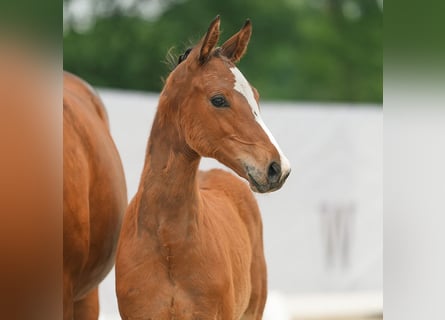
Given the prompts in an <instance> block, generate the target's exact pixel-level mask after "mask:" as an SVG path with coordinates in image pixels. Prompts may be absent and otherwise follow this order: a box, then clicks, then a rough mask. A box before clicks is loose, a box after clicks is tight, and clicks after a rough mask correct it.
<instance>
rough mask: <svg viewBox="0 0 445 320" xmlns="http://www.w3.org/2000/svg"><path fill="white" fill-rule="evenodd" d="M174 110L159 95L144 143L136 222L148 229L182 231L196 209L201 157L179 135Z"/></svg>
mask: <svg viewBox="0 0 445 320" xmlns="http://www.w3.org/2000/svg"><path fill="white" fill-rule="evenodd" d="M176 107H177V106H172V105H168V102H167V101H166V99H165V97H163V96H161V99H160V102H159V106H158V111H157V113H156V117H155V119H154V122H153V126H152V130H151V133H150V138H149V140H148V145H147V152H146V158H145V164H144V169H143V173H142V179H141V184H140V186H139V192H140V193H141V197H142V203H141V205H143V206H145V208H144V207H142V206H141V208H140V209H139V222H140V223H141V222H142V223H143V224H145V225H146V224H147V223H149V224H150V225H151V227H153V224H155V227H157V228H159V227H162V226H168V227H169V228H170V227H172V226H174V225H178V228H186V227H187V225H188V224H189V222H190V221H191V220H193V219H195V218H196V217H195V215H196V214H197V212H198V210H199V191H198V182H197V174H198V166H199V162H200V159H201V157H200V156H199V155H198V154H197V153H196V152H195V151H193V150H192V149H191V148H190V147H189V146H188V145H187V143H186V142H185V140H184V138H183V137H182V136H181V134H180V130H179V128H178V127H177V123H178V122H177V121H176V118H175V117H176V114H175V113H176V111H175V110H176V109H177V108H176ZM178 231H179V230H178Z"/></svg>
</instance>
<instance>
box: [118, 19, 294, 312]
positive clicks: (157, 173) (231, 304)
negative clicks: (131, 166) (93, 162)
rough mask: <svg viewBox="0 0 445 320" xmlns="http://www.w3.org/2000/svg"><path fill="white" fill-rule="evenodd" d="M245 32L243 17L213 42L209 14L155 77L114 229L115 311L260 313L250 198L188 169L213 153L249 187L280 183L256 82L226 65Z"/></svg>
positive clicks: (211, 175) (217, 177)
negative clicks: (147, 123)
mask: <svg viewBox="0 0 445 320" xmlns="http://www.w3.org/2000/svg"><path fill="white" fill-rule="evenodd" d="M250 34H251V25H250V22H247V23H246V24H245V26H244V27H243V28H242V29H241V30H240V32H238V33H237V34H235V35H234V36H233V37H232V38H231V39H229V40H228V41H227V42H226V43H225V44H224V45H223V46H222V47H221V48H217V49H215V48H214V47H215V45H216V42H217V40H218V36H219V18H217V19H215V20H214V21H213V23H212V24H211V26H210V28H209V31H208V32H207V34H206V36H205V37H204V38H203V40H202V41H201V42H200V44H199V45H198V46H197V47H195V48H193V49H192V50H191V51H189V52H187V54H188V57H187V54H186V55H183V56H182V57H181V60H180V64H179V65H178V66H177V67H176V69H175V70H174V71H173V72H172V73H171V74H170V76H169V77H168V79H167V81H166V85H165V87H164V90H163V92H162V93H161V97H160V101H159V105H158V111H157V114H156V117H155V120H154V122H153V126H152V130H151V134H150V138H149V142H148V146H147V154H146V160H145V165H144V169H143V172H142V177H141V181H140V185H139V189H138V191H137V193H136V195H135V196H134V198H133V200H132V201H131V203H130V205H129V207H128V209H127V212H126V215H125V219H124V223H123V226H122V231H121V235H120V239H119V246H118V253H117V258H116V289H117V296H118V303H119V310H120V314H121V316H122V318H123V319H132V320H136V319H140V320H142V319H144V320H147V319H151V320H167V319H169V320H170V319H190V320H192V319H228V320H235V319H244V320H246V319H261V317H262V313H263V309H264V304H265V301H266V295H267V288H266V264H265V260H264V253H263V239H262V222H261V216H260V212H259V209H258V206H257V203H256V201H255V199H254V197H253V194H252V192H251V191H250V190H249V187H248V185H247V184H246V183H245V182H243V181H241V180H240V179H238V178H237V177H236V176H234V175H232V174H230V173H227V172H224V171H221V170H212V171H209V172H200V171H198V166H199V162H200V158H201V156H207V157H213V158H215V159H217V160H219V161H221V162H222V163H224V164H226V165H227V166H229V167H231V168H232V169H233V170H234V171H235V172H236V173H238V174H239V175H240V176H241V177H243V178H245V179H247V180H248V181H249V182H250V187H251V189H253V190H255V191H259V192H269V191H273V190H276V189H278V188H280V187H281V185H282V184H283V183H284V181H285V180H286V178H287V176H288V174H289V172H290V168H289V165H288V162H287V159H286V158H285V157H284V156H283V155H282V154H281V152H280V150H279V147H278V146H277V145H276V143H275V141H274V140H273V138H272V137H271V135H270V132H269V131H268V130H267V129H266V130H265V126H264V123H263V122H262V121H261V119H260V118H259V110H258V106H257V104H256V103H257V100H258V95H257V93H256V91H254V90H253V88H251V87H250V85H249V84H248V83H247V81H246V80H245V78H244V77H243V76H242V75H241V74H240V73H239V70H238V69H236V67H235V66H234V63H235V62H237V61H238V60H239V58H241V56H242V55H243V54H244V52H245V49H246V46H247V43H248V41H249V38H250ZM249 90H250V91H249Z"/></svg>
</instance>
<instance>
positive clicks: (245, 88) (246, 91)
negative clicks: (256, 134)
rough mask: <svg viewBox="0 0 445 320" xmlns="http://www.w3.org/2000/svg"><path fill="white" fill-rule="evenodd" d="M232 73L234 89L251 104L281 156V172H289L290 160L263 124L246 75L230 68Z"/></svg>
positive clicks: (259, 122)
mask: <svg viewBox="0 0 445 320" xmlns="http://www.w3.org/2000/svg"><path fill="white" fill-rule="evenodd" d="M230 71H232V73H233V75H234V76H235V87H234V89H235V90H236V91H238V92H239V93H241V94H242V95H243V96H244V97H245V98H246V100H247V102H248V103H249V106H250V108H251V109H252V113H253V116H254V117H255V120H256V122H258V124H259V125H260V126H261V128H263V130H264V132H265V133H266V134H267V136H268V137H269V140H270V142H271V143H272V144H273V145H274V146H275V148H276V149H277V151H278V153H279V154H280V161H281V171H282V172H287V171H289V170H290V163H289V160H287V158H286V157H285V155H284V154H283V152H282V151H281V148H280V146H279V145H278V143H277V141H276V140H275V138H274V137H273V136H272V133H271V132H270V130H269V128H267V126H266V124H265V123H264V122H263V120H262V119H261V116H260V109H259V107H258V103H257V102H256V100H255V96H254V94H253V90H252V87H251V86H250V84H249V82H247V80H246V78H245V77H244V75H243V74H242V73H241V71H239V69H238V68H237V67H233V68H230Z"/></svg>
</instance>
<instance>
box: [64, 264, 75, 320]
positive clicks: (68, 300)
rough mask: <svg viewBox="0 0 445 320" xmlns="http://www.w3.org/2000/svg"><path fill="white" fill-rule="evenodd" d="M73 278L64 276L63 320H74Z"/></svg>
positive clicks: (65, 274)
mask: <svg viewBox="0 0 445 320" xmlns="http://www.w3.org/2000/svg"><path fill="white" fill-rule="evenodd" d="M70 278H71V277H70V276H69V275H67V273H66V272H65V273H64V275H63V320H73V287H72V283H71V279H70Z"/></svg>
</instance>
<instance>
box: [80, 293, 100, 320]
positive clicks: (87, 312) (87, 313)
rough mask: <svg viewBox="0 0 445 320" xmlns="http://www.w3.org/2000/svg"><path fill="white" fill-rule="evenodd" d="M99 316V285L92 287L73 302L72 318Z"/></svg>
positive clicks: (94, 319) (94, 317)
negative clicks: (81, 297)
mask: <svg viewBox="0 0 445 320" xmlns="http://www.w3.org/2000/svg"><path fill="white" fill-rule="evenodd" d="M98 318H99V287H96V288H94V289H93V290H91V292H90V293H88V294H87V295H86V296H85V298H83V299H82V300H79V301H76V302H75V303H74V320H97V319H98Z"/></svg>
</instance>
